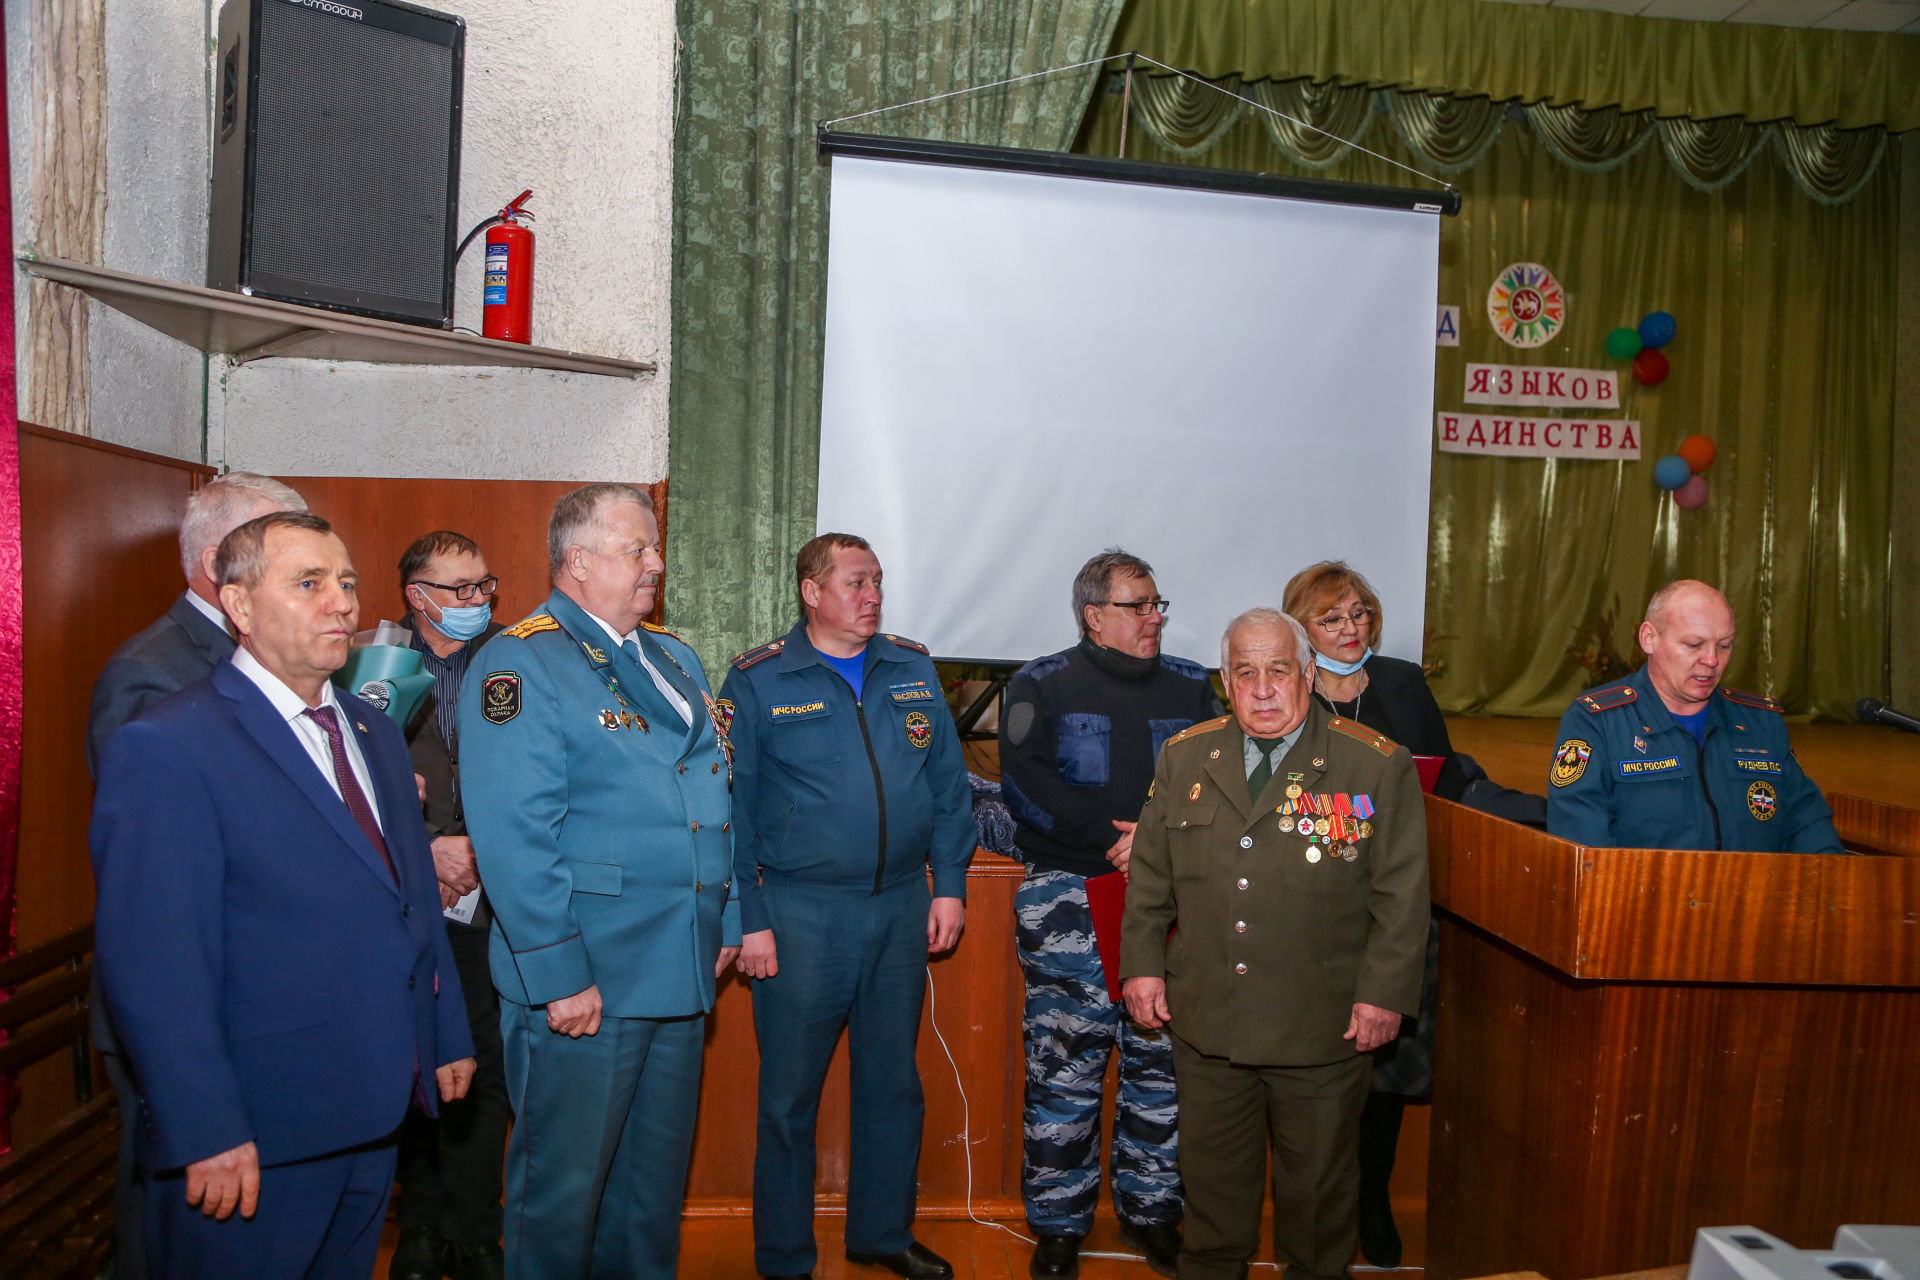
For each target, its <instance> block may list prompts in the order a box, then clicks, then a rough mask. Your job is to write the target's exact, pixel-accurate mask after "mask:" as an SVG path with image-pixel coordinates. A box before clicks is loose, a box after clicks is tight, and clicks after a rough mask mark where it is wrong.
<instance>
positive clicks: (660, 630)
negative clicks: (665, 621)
mask: <svg viewBox="0 0 1920 1280" xmlns="http://www.w3.org/2000/svg"><path fill="white" fill-rule="evenodd" d="M640 625H641V626H643V627H645V628H646V629H647V630H649V631H651V632H653V634H655V635H657V636H673V638H674V639H675V640H680V637H679V636H677V635H673V632H671V631H669V630H667V629H666V628H665V627H662V626H657V625H655V624H654V623H651V622H642V623H641V624H640ZM680 643H681V644H685V643H686V641H685V640H680Z"/></svg>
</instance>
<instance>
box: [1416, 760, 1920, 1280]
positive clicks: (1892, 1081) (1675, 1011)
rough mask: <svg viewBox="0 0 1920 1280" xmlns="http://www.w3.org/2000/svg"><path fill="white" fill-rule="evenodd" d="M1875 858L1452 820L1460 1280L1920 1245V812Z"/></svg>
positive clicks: (1439, 878) (1452, 1160)
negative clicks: (1698, 1238)
mask: <svg viewBox="0 0 1920 1280" xmlns="http://www.w3.org/2000/svg"><path fill="white" fill-rule="evenodd" d="M1829 799H1830V800H1831V802H1832V804H1833V808H1834V818H1835V823H1836V825H1837V826H1838V828H1839V831H1840V835H1841V839H1842V841H1843V842H1844V843H1846V844H1847V846H1848V847H1849V848H1852V849H1855V850H1857V851H1859V852H1862V853H1867V854H1869V855H1872V856H1867V857H1843V856H1838V855H1831V856H1820V855H1806V854H1777V853H1701V852H1678V851H1673V850H1649V849H1588V848H1584V847H1582V846H1580V845H1576V844H1571V843H1569V842H1567V841H1565V840H1556V839H1553V838H1552V837H1550V836H1547V835H1545V834H1543V833H1540V832H1537V831H1534V830H1532V829H1531V828H1528V827H1523V826H1518V825H1515V824H1513V823H1509V822H1503V821H1501V820H1500V819H1497V818H1493V817H1490V816H1488V815H1486V814H1482V813H1478V812H1476V811H1474V810H1471V809H1466V808H1463V807H1461V806H1459V805H1457V804H1452V803H1449V802H1447V801H1444V800H1438V799H1435V798H1434V797H1432V796H1428V797H1427V824H1428V848H1429V851H1430V856H1431V860H1432V876H1433V900H1434V904H1435V906H1436V907H1437V908H1439V909H1440V910H1439V911H1438V912H1437V913H1436V914H1437V915H1438V916H1439V919H1440V922H1441V924H1440V931H1441V938H1440V1008H1439V1015H1438V1023H1437V1025H1436V1028H1435V1029H1436V1031H1437V1033H1438V1042H1437V1045H1436V1050H1435V1052H1436V1059H1435V1063H1434V1086H1435V1088H1434V1099H1433V1138H1432V1154H1431V1162H1430V1165H1429V1172H1428V1183H1427V1186H1428V1191H1427V1224H1428V1226H1427V1271H1428V1273H1429V1275H1430V1276H1433V1277H1435V1278H1436V1280H1454V1278H1455V1277H1460V1276H1477V1275H1486V1274H1490V1273H1494V1272H1507V1271H1521V1270H1532V1271H1539V1272H1542V1273H1544V1274H1546V1275H1548V1276H1552V1277H1554V1278H1555V1280H1580V1278H1581V1277H1589V1276H1601V1275H1608V1274H1612V1273H1616V1272H1625V1271H1633V1270H1639V1269H1642V1268H1650V1267H1658V1266H1664V1265H1667V1264H1672V1263H1684V1262H1685V1261H1686V1260H1687V1257H1688V1255H1689V1252H1690V1250H1691V1248H1692V1243H1693V1233H1694V1231H1695V1229H1696V1228H1698V1227H1703V1226H1726V1225H1732V1224H1739V1223H1751V1224H1753V1225H1755V1226H1758V1227H1762V1228H1764V1229H1765V1230H1767V1231H1770V1232H1772V1233H1774V1234H1776V1235H1779V1236H1782V1237H1784V1238H1786V1239H1787V1240H1789V1241H1791V1242H1792V1243H1793V1244H1795V1245H1798V1246H1801V1247H1803V1248H1804V1247H1814V1248H1819V1247H1826V1246H1827V1245H1828V1244H1830V1242H1831V1241H1832V1239H1833V1232H1834V1228H1835V1227H1837V1226H1839V1225H1840V1224H1841V1223H1844V1222H1880V1223H1916V1222H1920V810H1913V809H1901V808H1895V807H1893V806H1890V805H1882V804H1875V803H1872V802H1869V801H1865V800H1860V799H1857V798H1855V797H1852V796H1832V797H1829Z"/></svg>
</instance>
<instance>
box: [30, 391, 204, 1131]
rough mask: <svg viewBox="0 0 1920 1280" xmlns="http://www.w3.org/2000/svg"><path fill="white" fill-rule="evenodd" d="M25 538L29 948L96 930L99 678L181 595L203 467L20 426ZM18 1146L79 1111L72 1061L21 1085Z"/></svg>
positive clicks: (41, 1070)
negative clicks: (189, 519) (90, 751)
mask: <svg viewBox="0 0 1920 1280" xmlns="http://www.w3.org/2000/svg"><path fill="white" fill-rule="evenodd" d="M19 447H20V534H21V549H22V553H23V562H22V578H23V580H24V596H25V599H24V605H25V611H26V636H25V660H26V667H25V677H26V678H25V685H26V696H25V700H24V701H25V708H24V713H25V716H24V723H23V725H22V749H21V797H20V854H19V879H18V886H19V899H18V905H17V908H16V914H15V927H16V934H17V937H16V942H17V945H18V946H19V947H20V948H22V949H24V948H27V947H31V946H34V945H35V944H37V943H40V942H44V941H46V940H47V939H49V938H52V937H54V936H56V935H58V934H61V933H65V932H66V931H67V930H69V929H72V928H74V927H76V926H79V925H83V924H86V923H87V922H88V921H90V920H92V919H93V869H92V865H91V864H90V862H89V861H88V857H87V822H88V819H89V817H90V815H91V812H92V808H93V780H92V779H91V778H90V777H88V775H87V765H86V756H85V754H84V753H85V744H86V735H87V709H88V705H89V703H90V702H91V701H92V697H93V682H94V680H95V679H96V678H97V677H98V676H99V674H100V668H101V667H103V666H105V665H106V661H107V659H108V658H109V657H111V656H112V655H113V651H114V650H115V649H117V648H119V647H120V645H121V644H122V642H124V641H125V640H127V639H128V638H129V637H131V636H132V635H133V634H134V633H136V632H138V631H140V630H141V629H143V628H144V627H146V626H147V624H149V623H151V622H152V621H153V620H154V619H156V618H158V617H159V616H160V615H161V614H163V613H165V612H166V610H167V608H168V607H169V606H170V605H171V604H172V603H173V600H174V598H175V597H176V596H178V595H179V594H180V591H181V587H182V579H181V573H180V552H179V542H178V540H177V537H176V532H177V530H178V527H179V523H180V514H181V511H182V510H183V509H184V507H185V504H186V499H187V495H188V494H189V493H191V492H192V491H193V489H194V487H195V486H196V485H197V484H198V483H200V481H201V480H202V479H203V478H204V477H206V476H208V475H211V474H212V473H211V472H210V471H209V470H208V469H207V468H206V467H200V466H194V465H192V464H189V463H184V462H177V461H175V460H173V459H171V458H162V457H158V456H156V455H153V454H146V453H140V452H137V451H135V450H132V449H124V448H121V447H119V446H117V445H110V444H103V443H99V442H97V441H93V440H88V439H86V438H85V437H83V436H77V435H72V434H70V433H67V432H63V431H49V430H46V429H45V428H42V427H35V426H28V425H24V424H23V425H22V426H21V427H20V429H19ZM20 1088H21V1096H20V1107H19V1110H18V1111H17V1112H16V1113H15V1116H14V1130H13V1137H14V1140H15V1142H16V1143H26V1142H31V1141H32V1140H33V1139H34V1138H35V1137H36V1136H37V1135H39V1134H41V1133H44V1132H46V1131H47V1129H48V1128H49V1127H50V1126H51V1125H52V1124H53V1123H54V1122H55V1121H56V1120H57V1119H58V1118H59V1117H60V1116H62V1115H64V1114H66V1112H67V1111H69V1110H70V1109H71V1108H72V1107H73V1105H74V1103H75V1098H74V1090H73V1068H72V1064H71V1063H70V1062H69V1061H68V1059H67V1058H66V1056H65V1055H58V1056H56V1057H55V1058H53V1059H50V1060H48V1061H46V1062H42V1063H40V1064H38V1065H36V1066H34V1067H32V1068H30V1069H29V1070H27V1071H25V1072H23V1073H22V1074H21V1077H20Z"/></svg>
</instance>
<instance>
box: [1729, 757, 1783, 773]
mask: <svg viewBox="0 0 1920 1280" xmlns="http://www.w3.org/2000/svg"><path fill="white" fill-rule="evenodd" d="M1733 767H1734V768H1736V769H1738V770H1740V772H1742V773H1780V772H1782V769H1781V767H1780V762H1779V761H1778V760H1735V761H1734V762H1733Z"/></svg>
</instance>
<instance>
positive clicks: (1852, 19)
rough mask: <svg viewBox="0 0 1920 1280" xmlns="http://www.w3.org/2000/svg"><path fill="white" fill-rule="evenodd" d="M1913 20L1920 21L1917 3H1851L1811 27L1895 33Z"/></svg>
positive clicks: (1868, 0)
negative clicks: (1917, 19) (1919, 19)
mask: <svg viewBox="0 0 1920 1280" xmlns="http://www.w3.org/2000/svg"><path fill="white" fill-rule="evenodd" d="M1916 18H1920V0H1853V3H1851V4H1849V5H1846V6H1845V7H1843V8H1840V9H1836V10H1835V11H1834V12H1832V13H1830V14H1828V15H1827V16H1826V17H1824V18H1822V19H1820V21H1818V22H1816V23H1814V24H1813V25H1814V26H1816V27H1825V28H1832V29H1838V30H1842V31H1898V30H1900V28H1902V27H1904V26H1906V25H1907V24H1908V23H1910V22H1912V21H1914V20H1915V19H1916Z"/></svg>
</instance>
